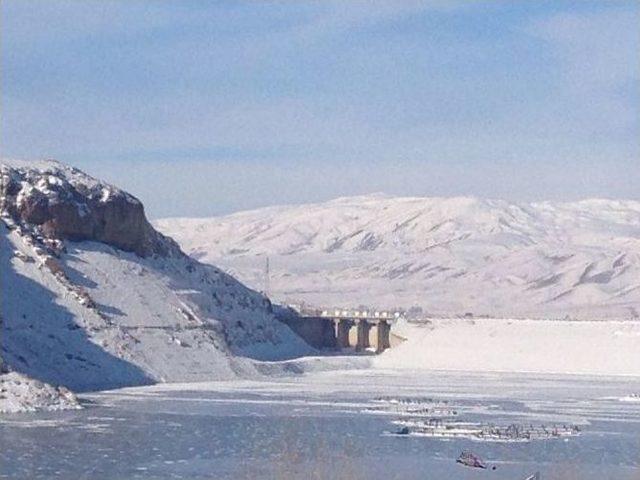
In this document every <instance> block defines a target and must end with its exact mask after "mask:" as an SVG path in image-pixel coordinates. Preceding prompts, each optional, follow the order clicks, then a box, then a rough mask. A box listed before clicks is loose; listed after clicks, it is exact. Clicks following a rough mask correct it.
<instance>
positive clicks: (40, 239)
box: [0, 161, 314, 390]
mask: <svg viewBox="0 0 640 480" xmlns="http://www.w3.org/2000/svg"><path fill="white" fill-rule="evenodd" d="M1 173H2V184H1V186H2V189H3V198H2V199H1V200H2V202H1V205H2V209H3V210H2V212H1V213H2V219H0V274H1V279H0V280H1V284H2V302H1V319H2V322H1V323H2V345H1V346H2V358H3V360H4V363H5V365H6V366H7V367H8V368H9V369H11V370H13V371H17V372H20V373H24V374H26V375H28V376H30V377H32V378H35V379H38V380H41V381H43V382H46V383H50V384H52V385H64V386H66V387H69V388H71V389H73V390H90V389H102V388H113V387H117V386H124V385H141V384H148V383H152V382H164V381H167V382H168V381H197V380H206V379H209V380H211V379H233V378H238V377H242V376H249V377H251V376H259V375H261V373H260V371H259V369H258V367H257V366H256V365H257V364H258V363H257V362H256V361H258V360H278V359H287V358H291V357H295V356H300V355H304V354H311V353H313V352H314V350H313V349H312V348H311V347H309V346H308V345H306V344H305V343H304V342H303V341H302V339H300V338H299V337H297V336H296V335H295V334H294V333H293V332H292V331H291V330H290V329H289V328H288V327H287V326H285V325H284V324H282V323H280V322H279V321H277V320H276V318H275V316H274V314H273V312H272V308H271V305H270V303H269V301H268V300H267V299H266V298H265V297H264V296H263V295H261V294H259V293H258V292H255V291H253V290H250V289H249V288H247V287H245V286H244V285H242V284H241V283H240V282H238V281H237V280H235V279H234V278H233V277H231V276H229V275H227V274H225V273H224V272H222V271H220V270H219V269H217V268H216V267H213V266H210V265H203V264H200V263H198V262H197V261H195V260H193V259H192V258H189V257H188V256H186V255H184V254H183V253H182V252H181V251H180V250H179V248H178V247H177V246H176V245H175V243H174V242H172V241H171V240H170V239H167V238H165V237H163V236H161V235H159V234H158V233H157V232H154V231H153V230H152V229H151V227H150V226H147V225H146V219H145V218H144V215H143V214H142V213H141V211H140V210H139V208H140V206H139V203H137V200H136V199H135V198H133V197H130V196H129V195H128V194H125V193H124V192H121V191H119V190H118V189H117V188H116V187H112V186H110V185H108V184H104V183H101V182H99V181H98V180H96V179H93V178H91V177H89V176H88V175H85V174H83V173H82V172H80V171H78V170H75V169H72V168H70V167H67V166H64V165H62V164H59V163H57V162H36V163H33V164H31V163H25V162H15V161H12V162H7V163H6V164H5V163H4V161H3V165H2V172H1ZM118 198H119V199H120V200H119V202H120V203H118V204H114V206H113V208H112V210H106V209H107V208H108V206H109V205H110V204H109V202H112V201H114V202H115V201H116V200H117V199H118ZM123 199H124V200H123ZM21 208H22V210H20V209H21ZM130 208H131V209H133V210H131V211H129V210H128V209H130ZM36 209H40V210H39V211H40V213H39V215H36V216H35V217H34V222H36V221H40V222H42V221H43V219H45V220H46V219H47V218H48V216H50V217H51V218H50V219H49V220H48V221H47V222H46V225H44V226H41V225H39V224H36V223H29V222H26V221H24V218H25V217H26V218H31V217H29V215H31V216H33V214H32V213H31V212H34V211H36ZM16 211H17V213H16ZM69 212H71V213H69ZM78 212H80V213H78ZM104 212H107V213H104ZM19 214H21V215H23V217H18V215H19ZM76 214H78V215H80V216H79V217H78V218H80V219H82V218H84V219H85V220H84V221H86V222H94V221H96V222H97V223H96V227H95V228H94V229H93V230H92V229H89V230H87V231H86V232H85V231H83V230H79V229H80V228H81V225H80V226H79V225H76V223H73V222H72V220H74V219H75V220H77V218H75V217H74V215H76ZM39 217H42V218H39ZM69 219H71V220H69ZM120 221H124V222H126V221H131V222H134V223H135V228H137V229H138V230H139V231H140V238H134V239H130V238H128V237H127V235H129V234H130V232H129V231H119V230H118V228H119V222H120ZM64 222H66V224H65V223H64ZM109 222H110V223H112V224H113V225H111V226H109ZM102 223H107V225H106V227H104V228H103V227H102V226H101V224H102ZM61 224H64V225H66V228H67V229H68V230H70V231H72V232H73V234H74V235H80V234H81V235H83V236H84V235H94V234H95V235H98V236H101V238H102V237H104V238H105V242H106V241H107V240H111V239H113V241H114V242H119V243H121V244H122V245H123V248H124V247H130V249H131V250H132V251H124V250H123V249H120V248H116V247H115V246H113V245H110V244H107V243H105V242H97V241H89V240H86V241H71V240H70V239H62V241H61V240H60V239H56V238H53V239H52V238H50V236H49V237H48V236H47V235H45V234H44V228H45V227H46V226H47V225H49V226H52V227H50V229H53V231H54V232H56V231H59V230H61V227H59V225H61ZM48 228H49V227H48ZM56 228H57V229H58V230H56ZM109 228H110V230H109ZM132 228H134V227H132ZM74 229H75V230H74ZM95 232H97V233H95ZM134 240H135V241H137V242H138V243H131V242H133V241H134ZM130 241H131V242H130ZM138 250H140V251H141V252H142V253H144V255H142V256H141V255H138V254H136V253H134V251H138Z"/></svg>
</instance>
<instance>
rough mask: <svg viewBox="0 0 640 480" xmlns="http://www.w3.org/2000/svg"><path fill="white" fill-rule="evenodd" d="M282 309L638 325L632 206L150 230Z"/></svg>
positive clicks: (504, 205)
mask: <svg viewBox="0 0 640 480" xmlns="http://www.w3.org/2000/svg"><path fill="white" fill-rule="evenodd" d="M155 225H156V227H157V228H158V229H160V231H162V232H164V233H166V234H168V235H170V236H171V237H173V238H174V239H175V240H177V241H178V243H179V244H180V245H181V246H182V248H183V249H184V250H185V251H186V252H187V253H189V254H190V255H192V256H193V257H194V258H197V259H200V260H202V261H205V262H209V263H213V264H216V265H218V266H220V267H222V268H224V269H226V270H227V271H229V272H231V273H232V274H233V275H235V276H237V277H238V278H239V279H241V280H242V281H244V282H245V283H247V284H248V285H250V286H252V287H254V288H258V289H262V288H263V287H264V278H265V274H264V265H265V259H266V257H267V256H269V260H270V273H271V274H270V286H269V291H270V293H271V294H272V295H273V296H274V298H275V299H277V300H280V301H291V302H295V303H297V302H300V301H306V302H307V303H310V304H315V305H318V306H334V305H335V306H344V307H355V306H357V305H359V304H366V305H374V306H379V307H384V308H391V307H402V308H409V307H412V306H414V305H415V306H420V307H422V308H423V310H424V311H425V312H428V313H430V314H433V315H438V316H455V315H459V314H464V313H467V312H472V313H473V314H474V315H475V316H476V317H477V316H480V315H489V316H492V317H496V316H499V317H520V318H563V317H565V316H566V315H570V316H572V317H578V318H584V319H610V318H616V319H633V318H639V317H640V280H639V279H640V267H639V265H640V202H636V201H623V200H598V199H592V200H583V201H578V202H570V203H560V202H538V203H528V204H525V203H519V204H516V203H509V202H506V201H499V200H483V199H477V198H466V197H461V198H395V197H387V196H383V195H372V196H364V197H352V198H340V199H337V200H333V201H330V202H326V203H319V204H311V205H298V206H283V207H271V208H264V209H259V210H253V211H247V212H240V213H236V214H232V215H228V216H224V217H217V218H200V219H198V218H171V219H162V220H158V221H156V222H155Z"/></svg>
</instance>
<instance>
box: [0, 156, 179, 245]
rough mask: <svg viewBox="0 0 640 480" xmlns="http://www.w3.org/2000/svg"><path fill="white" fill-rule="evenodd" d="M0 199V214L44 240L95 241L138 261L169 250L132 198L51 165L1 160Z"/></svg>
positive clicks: (81, 175)
mask: <svg viewBox="0 0 640 480" xmlns="http://www.w3.org/2000/svg"><path fill="white" fill-rule="evenodd" d="M0 199H1V200H0V201H1V202H2V203H1V204H0V209H1V210H2V212H3V213H5V214H7V215H8V216H10V217H11V218H12V219H13V220H14V221H16V222H20V223H26V224H29V225H33V226H35V227H37V228H38V229H40V231H41V232H42V234H43V235H45V236H46V237H49V238H56V239H61V240H72V241H80V240H94V241H97V242H102V243H106V244H108V245H111V246H114V247H116V248H119V249H121V250H125V251H129V252H134V253H136V254H137V255H140V256H143V257H144V256H149V255H152V254H159V255H165V254H166V253H167V249H168V248H171V242H169V241H168V240H167V239H166V238H164V237H163V236H162V235H161V234H159V233H158V232H156V231H155V230H154V229H153V227H152V226H151V225H150V224H149V222H148V221H147V219H146V217H145V214H144V207H143V206H142V203H141V202H140V201H139V200H138V199H137V198H135V197H133V196H132V195H129V194H128V193H126V192H123V191H122V190H120V189H118V188H116V187H114V186H112V185H109V184H106V183H104V182H99V181H96V180H95V179H94V178H92V177H90V176H89V175H86V174H85V173H83V172H81V171H80V170H78V169H76V168H73V167H69V166H66V165H63V164H61V163H59V162H56V161H46V162H38V163H35V164H34V163H29V162H21V161H8V160H7V161H5V160H3V165H2V167H1V170H0Z"/></svg>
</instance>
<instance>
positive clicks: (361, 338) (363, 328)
mask: <svg viewBox="0 0 640 480" xmlns="http://www.w3.org/2000/svg"><path fill="white" fill-rule="evenodd" d="M369 330H371V324H370V323H369V322H368V321H367V320H365V319H360V320H356V332H357V342H356V352H360V351H362V350H365V349H367V348H369V347H370V346H371V344H370V342H369Z"/></svg>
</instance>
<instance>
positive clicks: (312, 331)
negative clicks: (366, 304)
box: [283, 309, 403, 353]
mask: <svg viewBox="0 0 640 480" xmlns="http://www.w3.org/2000/svg"><path fill="white" fill-rule="evenodd" d="M297 313H298V314H297V315H296V316H291V317H288V318H285V319H283V321H284V323H286V324H287V325H288V326H289V327H290V328H291V329H292V330H293V331H294V332H296V333H297V334H298V335H299V336H300V337H302V338H303V339H304V340H305V341H306V342H307V343H308V344H309V345H311V346H313V347H315V348H336V349H349V348H352V347H353V348H355V350H356V351H357V352H360V351H364V350H367V349H371V348H373V349H375V351H376V353H380V352H383V351H384V350H386V349H387V348H390V347H391V346H392V343H396V342H397V341H401V340H403V339H400V337H396V336H394V335H393V334H392V333H391V326H392V325H393V323H394V322H395V321H396V320H397V319H398V318H399V317H400V314H399V313H394V312H389V311H376V310H372V311H369V310H343V309H322V310H320V309H318V310H310V309H302V310H298V311H297Z"/></svg>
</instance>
